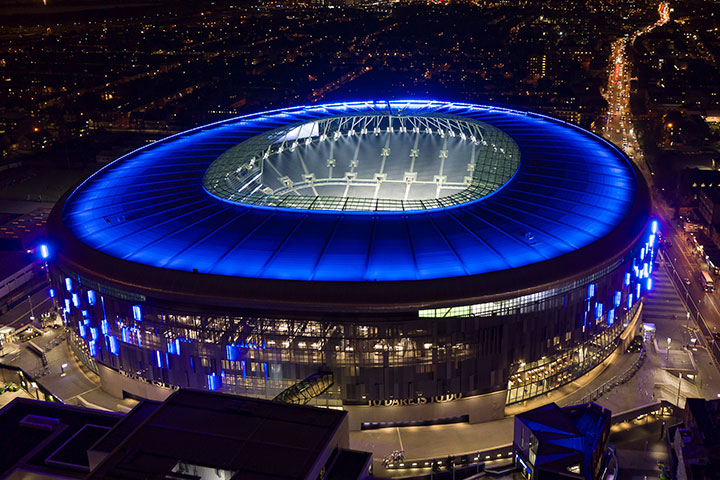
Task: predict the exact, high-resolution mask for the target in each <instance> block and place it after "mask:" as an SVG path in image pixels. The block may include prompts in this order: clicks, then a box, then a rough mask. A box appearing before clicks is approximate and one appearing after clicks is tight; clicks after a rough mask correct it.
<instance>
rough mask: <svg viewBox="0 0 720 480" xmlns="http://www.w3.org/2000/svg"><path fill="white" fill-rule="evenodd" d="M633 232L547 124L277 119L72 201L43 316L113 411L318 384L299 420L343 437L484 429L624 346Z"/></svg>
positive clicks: (62, 212)
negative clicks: (423, 426) (447, 427)
mask: <svg viewBox="0 0 720 480" xmlns="http://www.w3.org/2000/svg"><path fill="white" fill-rule="evenodd" d="M649 212H650V199H649V194H648V189H647V185H646V184H645V182H644V180H643V179H642V176H641V175H640V174H639V173H638V172H637V171H636V170H635V168H634V166H633V165H632V163H631V162H630V161H629V160H628V159H627V158H626V157H625V156H624V155H623V154H622V153H621V152H619V151H618V150H617V149H616V148H615V147H613V146H612V145H610V144H609V143H607V142H605V141H604V140H602V139H600V138H599V137H597V136H595V135H593V134H591V133H589V132H586V131H584V130H582V129H580V128H578V127H576V126H573V125H571V124H567V123H564V122H561V121H558V120H554V119H551V118H548V117H545V116H541V115H536V114H530V113H526V112H519V111H512V110H506V109H501V108H495V107H491V106H480V105H469V104H458V103H447V102H437V101H390V102H355V103H339V104H327V105H313V106H307V107H297V108H287V109H282V110H275V111H270V112H263V113H259V114H254V115H249V116H245V117H239V118H234V119H230V120H227V121H223V122H219V123H216V124H212V125H208V126H204V127H200V128H197V129H194V130H191V131H187V132H183V133H180V134H178V135H174V136H172V137H169V138H167V139H164V140H162V141H159V142H156V143H153V144H151V145H148V146H146V147H144V148H141V149H139V150H137V151H135V152H132V153H130V154H128V155H126V156H124V157H122V158H120V159H118V160H117V161H115V162H113V163H111V164H110V165H108V166H107V167H105V168H103V169H102V170H100V171H99V172H97V173H96V174H95V175H93V176H92V177H90V178H89V179H87V180H86V181H85V182H83V183H82V184H81V185H80V186H78V187H77V188H75V189H73V190H72V191H70V192H68V194H67V195H66V196H65V197H64V198H63V199H62V200H61V201H60V202H59V203H58V205H57V206H56V207H55V209H54V211H53V212H52V214H51V217H50V220H49V222H48V229H49V238H50V239H51V248H52V251H53V265H52V268H51V277H52V281H53V288H52V290H53V292H52V293H53V295H54V298H55V301H56V303H57V305H58V306H59V308H61V309H62V313H63V315H64V317H65V320H66V322H67V324H68V326H69V327H71V329H72V331H73V332H75V336H76V337H75V338H76V339H77V343H76V344H79V345H81V347H82V352H79V354H80V355H81V357H83V358H84V360H85V361H86V362H88V363H89V364H91V365H92V366H93V367H94V368H95V369H97V370H98V372H99V373H100V376H101V378H102V379H103V383H104V386H105V388H108V389H110V390H112V389H115V391H122V392H123V394H129V395H140V396H143V395H144V393H143V392H147V391H148V389H149V388H150V386H151V384H153V383H154V384H162V385H169V386H180V387H191V388H206V389H210V390H221V391H224V392H229V393H238V394H244V395H252V396H259V397H264V398H274V397H275V396H277V395H278V394H280V393H281V392H283V391H287V389H288V388H290V387H292V386H293V385H296V384H297V383H298V382H300V381H302V380H303V379H308V378H310V379H313V378H323V379H325V380H324V381H326V383H327V385H329V384H330V380H328V379H331V381H332V383H333V384H332V386H331V387H330V388H328V389H327V390H326V391H324V393H322V395H319V396H317V397H316V398H313V399H312V400H311V403H313V404H318V405H327V406H336V407H340V406H342V407H343V408H345V409H347V410H348V411H349V412H350V424H351V428H355V429H357V428H373V427H374V426H381V425H406V424H420V423H438V422H449V421H465V420H469V421H471V422H477V421H483V420H487V419H490V418H498V417H500V416H502V415H503V411H504V408H505V406H506V405H507V404H513V403H516V402H521V401H524V400H526V399H528V398H532V397H535V396H538V395H541V394H543V393H545V392H548V391H550V390H552V389H555V388H558V387H559V386H562V385H564V384H567V383H569V382H571V381H573V380H574V379H576V378H578V377H579V376H582V375H584V374H585V373H587V372H588V371H590V370H591V369H593V368H594V367H596V366H597V365H599V364H600V363H601V362H602V361H604V360H605V359H606V358H607V357H608V356H609V355H610V353H611V352H613V351H614V350H615V349H616V348H617V347H618V345H620V344H622V343H623V342H626V341H628V338H632V335H633V334H634V330H635V329H636V328H637V324H638V317H639V315H640V310H641V308H642V300H641V299H642V296H643V295H644V293H645V292H646V291H647V290H649V289H651V288H652V279H651V274H652V268H653V258H654V253H655V250H656V247H657V239H656V235H655V230H656V224H655V222H650V221H649ZM310 383H312V381H311V382H310ZM303 385H304V384H303ZM327 385H325V386H327ZM305 386H307V385H305ZM315 387H316V388H319V387H317V385H316V386H315ZM303 388H304V387H303ZM322 389H324V386H323V388H322ZM322 389H320V390H322ZM300 390H302V388H300ZM300 393H301V394H302V392H300Z"/></svg>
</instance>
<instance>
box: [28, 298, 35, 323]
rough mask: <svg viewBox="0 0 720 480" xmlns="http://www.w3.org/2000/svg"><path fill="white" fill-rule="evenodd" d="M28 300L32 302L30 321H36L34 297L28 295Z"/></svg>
mask: <svg viewBox="0 0 720 480" xmlns="http://www.w3.org/2000/svg"><path fill="white" fill-rule="evenodd" d="M28 302H30V321H31V322H34V321H35V312H33V306H32V297H30V295H28Z"/></svg>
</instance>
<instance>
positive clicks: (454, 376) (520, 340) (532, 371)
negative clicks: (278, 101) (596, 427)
mask: <svg viewBox="0 0 720 480" xmlns="http://www.w3.org/2000/svg"><path fill="white" fill-rule="evenodd" d="M543 121H548V122H549V121H550V120H545V119H543ZM563 128H564V127H563ZM568 128H573V129H575V128H576V127H568ZM587 135H588V136H590V134H587ZM532 138H535V137H532ZM583 138H584V137H583ZM592 141H593V142H601V140H599V139H597V138H594V139H593V140H592ZM527 145H528V146H527V148H528V150H531V149H532V148H534V145H535V144H534V143H532V142H530V143H528V144H527ZM522 146H523V144H522V143H521V147H522ZM603 148H610V150H611V151H612V154H613V155H620V156H622V154H621V153H619V152H618V151H617V150H616V149H614V147H611V146H610V147H608V145H604V144H603ZM543 161H544V160H543ZM624 161H625V162H627V165H625V168H626V167H627V166H628V165H632V164H631V162H630V161H629V160H628V159H627V158H624ZM589 163H590V162H588V164H589ZM626 173H627V176H626V177H623V181H628V182H631V183H633V184H634V192H633V198H632V202H630V206H629V208H628V211H627V212H626V214H625V215H624V217H622V219H621V220H619V223H617V224H616V225H615V226H614V228H613V229H612V230H610V231H609V232H606V233H605V234H604V235H602V236H601V237H600V238H598V239H597V240H596V241H594V242H593V243H590V244H588V245H585V246H583V247H581V248H577V249H575V250H573V251H570V252H569V253H565V254H563V255H560V256H558V257H553V258H550V259H548V260H545V261H540V262H535V263H531V264H527V265H525V266H521V267H517V268H510V269H504V270H497V271H490V272H488V273H483V274H479V275H466V276H456V277H447V278H435V279H429V280H407V281H405V280H403V281H379V282H374V281H362V282H359V281H358V282H329V281H326V282H322V281H312V280H310V281H307V280H280V279H270V278H247V277H232V276H223V275H213V274H209V273H195V272H191V271H181V270H173V269H169V268H167V269H166V268H161V267H157V266H152V265H150V264H143V263H137V262H131V261H126V260H123V259H122V258H118V257H115V256H113V255H110V254H108V253H105V252H103V251H101V249H99V248H98V249H96V248H92V247H90V246H88V245H87V244H85V243H83V241H82V240H81V238H80V237H81V235H78V233H79V232H78V231H77V230H75V231H71V230H70V229H69V228H68V226H67V225H66V224H65V222H64V217H63V211H64V209H65V206H66V204H67V202H68V201H69V200H68V199H69V198H70V196H71V192H68V194H67V195H66V196H65V198H63V199H62V200H61V201H60V202H58V204H57V205H56V207H55V209H54V210H53V212H52V214H51V215H50V218H49V221H48V230H49V236H50V238H51V239H52V242H53V244H52V247H53V251H54V258H53V262H52V263H53V264H52V269H51V279H52V284H53V285H52V288H53V291H54V292H55V296H54V297H53V300H54V302H55V306H56V307H57V308H58V309H59V310H61V311H62V313H63V315H64V318H65V321H66V324H67V325H68V326H69V327H71V328H72V329H73V330H75V331H76V332H77V333H78V334H79V335H80V337H82V339H83V347H84V348H86V349H87V354H88V358H89V357H93V358H94V359H95V360H96V361H97V362H98V364H99V365H101V366H102V367H103V372H104V373H106V375H105V376H104V377H105V378H104V382H105V383H106V384H107V385H106V388H107V389H108V391H111V392H116V393H118V392H119V393H122V391H123V390H124V391H126V392H130V393H133V394H137V395H143V393H142V392H143V391H146V390H148V388H147V387H150V386H152V385H150V384H156V385H157V387H163V386H179V387H188V388H206V389H210V390H221V391H224V392H228V393H238V394H243V395H251V396H258V397H263V398H273V397H275V396H276V395H277V394H279V393H280V392H282V391H283V390H285V389H286V388H288V387H290V386H292V385H293V384H295V383H296V382H298V381H300V380H302V379H304V378H307V377H308V376H310V375H313V374H316V373H317V372H318V371H319V370H330V371H332V373H333V375H334V382H335V384H334V386H333V387H332V388H331V389H330V390H329V391H328V392H326V393H325V394H323V395H322V396H320V397H318V398H316V399H314V400H313V403H314V404H316V405H322V406H329V407H344V408H347V409H348V410H349V411H350V422H351V428H353V429H356V428H360V427H362V426H363V424H369V425H372V424H373V423H374V422H378V423H379V422H398V423H401V424H403V423H410V422H423V421H435V420H438V421H439V420H441V419H447V418H448V417H465V416H467V419H468V420H469V421H471V422H475V421H482V420H485V419H491V418H499V417H500V416H502V412H503V410H504V406H505V405H507V404H513V403H517V402H522V401H524V400H527V399H529V398H533V397H536V396H538V395H542V394H544V393H546V392H548V391H550V390H553V389H555V388H558V387H560V386H562V385H565V384H567V383H569V382H571V381H573V380H574V379H576V378H579V377H580V376H582V375H585V374H586V373H588V372H589V371H591V370H592V369H593V368H595V367H597V365H599V364H601V363H602V362H603V361H604V360H605V359H607V358H608V356H609V355H610V354H611V353H612V352H613V351H615V350H616V349H617V347H618V345H620V344H622V343H624V342H625V341H627V336H628V331H627V328H628V327H629V328H634V327H633V325H634V322H632V320H633V319H634V318H637V315H638V312H639V310H640V307H641V304H642V302H641V297H642V296H643V295H644V294H645V293H646V292H647V291H648V290H650V289H651V288H652V278H651V274H652V268H653V258H654V253H655V250H656V249H657V248H658V243H659V242H658V241H657V239H656V236H655V231H656V224H655V223H652V224H651V223H649V221H648V219H649V214H650V197H649V193H648V188H647V185H646V184H645V182H644V180H643V178H642V175H641V174H640V173H639V172H638V171H637V169H635V168H634V167H631V168H630V169H628V170H627V172H626ZM633 176H634V178H630V177H633ZM590 178H592V177H590ZM568 181H572V180H568ZM582 182H585V183H587V184H590V185H593V184H592V183H591V181H588V180H587V179H582V180H581V181H580V183H582ZM575 183H578V182H575ZM76 208H77V207H76ZM242 208H245V207H242ZM458 208H463V207H462V206H459V207H458ZM76 213H78V215H81V214H82V211H81V210H76ZM286 213H287V212H286ZM288 215H290V214H288ZM292 215H295V213H293V214H292ZM528 215H533V212H529V213H528ZM100 220H101V221H102V219H100ZM104 221H105V222H107V223H108V224H112V220H111V219H110V218H105V219H104ZM549 221H550V222H552V221H554V219H552V218H551V219H550V220H549ZM508 248H511V247H508ZM133 377H135V378H136V379H137V380H134V379H133ZM133 382H135V383H133ZM148 382H149V383H148ZM143 384H144V385H146V386H147V387H142V385H143ZM141 387H142V388H141ZM146 393H147V394H148V395H154V393H150V392H149V391H147V392H146Z"/></svg>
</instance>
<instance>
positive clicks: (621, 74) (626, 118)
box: [601, 2, 670, 165]
mask: <svg viewBox="0 0 720 480" xmlns="http://www.w3.org/2000/svg"><path fill="white" fill-rule="evenodd" d="M658 14H659V16H660V18H659V19H658V21H657V22H655V23H654V24H652V25H649V26H647V27H645V28H642V29H639V30H637V31H635V32H634V33H633V34H632V35H628V36H626V37H621V38H618V39H617V40H615V41H614V42H613V43H612V46H611V50H610V51H611V53H610V59H609V61H608V64H609V65H610V66H611V67H610V68H609V69H608V83H607V87H606V89H605V92H604V93H603V96H604V97H605V100H606V101H607V102H608V111H607V113H606V115H605V125H604V126H603V127H602V132H601V133H602V136H603V137H605V138H606V139H607V140H609V141H610V142H612V143H613V144H615V145H617V146H618V147H621V148H622V150H623V151H624V152H625V153H626V154H627V155H628V156H629V157H631V158H634V159H635V161H636V163H638V165H640V164H641V163H642V161H641V160H642V151H641V150H640V146H639V144H638V142H637V137H636V135H635V131H634V129H633V126H632V122H631V112H630V80H631V72H632V65H630V62H629V59H628V54H627V47H628V45H632V44H633V43H634V42H635V40H636V39H637V38H638V37H639V36H641V35H644V34H646V33H648V32H650V31H651V30H653V29H655V28H657V27H660V26H662V25H665V24H666V23H667V22H668V21H669V20H670V7H669V4H668V3H667V2H663V3H661V4H660V5H659V6H658Z"/></svg>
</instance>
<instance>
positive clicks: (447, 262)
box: [51, 101, 648, 296]
mask: <svg viewBox="0 0 720 480" xmlns="http://www.w3.org/2000/svg"><path fill="white" fill-rule="evenodd" d="M363 114H365V115H377V114H384V115H392V116H395V117H402V116H415V117H422V116H424V115H426V116H442V115H445V116H453V117H461V118H462V117H464V118H467V119H470V120H472V121H475V122H480V123H482V124H488V125H491V126H492V127H495V128H497V129H499V130H501V131H502V132H504V133H505V134H507V135H509V136H510V137H511V138H512V140H513V141H514V142H515V143H516V144H517V147H518V148H519V152H520V166H519V168H518V169H517V171H516V172H515V173H514V175H513V176H512V177H511V178H510V180H509V181H507V182H506V183H504V185H502V186H500V187H499V189H496V190H494V191H493V192H491V193H490V194H488V195H486V196H484V197H481V198H476V199H471V200H470V201H467V202H464V203H459V204H450V205H447V206H434V208H426V209H417V210H413V209H410V210H396V211H377V210H381V209H378V208H375V209H374V210H375V211H356V210H355V211H343V210H323V209H302V208H287V207H277V206H269V205H254V204H249V203H235V202H228V201H224V200H222V199H220V198H217V197H216V196H214V195H211V194H209V193H208V191H207V190H206V189H205V188H203V176H204V175H205V173H206V171H207V170H208V168H209V166H210V165H211V164H212V163H213V162H214V161H215V160H216V159H218V157H220V156H221V155H223V153H225V152H227V151H228V150H229V149H231V148H233V147H235V146H236V145H238V143H240V142H242V141H244V140H246V139H250V138H253V137H257V136H258V135H260V134H261V133H263V132H269V131H272V130H276V129H278V128H281V127H285V126H289V125H301V124H303V123H307V122H312V121H316V120H318V119H324V118H330V117H347V116H348V115H363ZM388 161H392V158H391V159H390V160H388ZM639 186H641V187H642V188H639ZM646 197H647V188H646V185H645V184H644V182H639V181H638V177H637V174H636V172H635V170H634V169H633V166H632V165H631V164H630V162H629V161H628V160H627V159H626V158H625V157H624V156H623V155H622V154H621V153H620V152H619V151H618V150H617V149H616V148H615V147H613V146H612V145H610V144H609V143H607V142H605V141H604V140H602V139H600V138H599V137H597V136H595V135H593V134H591V133H589V132H586V131H584V130H582V129H579V128H577V127H575V126H573V125H570V124H567V123H564V122H561V121H557V120H554V119H550V118H548V117H544V116H541V115H535V114H528V113H524V112H517V111H511V110H506V109H499V108H494V107H490V106H478V105H468V104H456V103H447V102H437V101H391V102H377V103H375V102H359V103H339V104H331V105H330V104H329V105H315V106H307V107H296V108H288V109H283V110H276V111H271V112H264V113H259V114H254V115H249V116H245V117H239V118H235V119H231V120H227V121H223V122H219V123H216V124H212V125H208V126H204V127H200V128H197V129H194V130H191V131H188V132H183V133H180V134H178V135H175V136H172V137H169V138H167V139H165V140H162V141H160V142H156V143H154V144H151V145H149V146H146V147H144V148H142V149H140V150H137V151H135V152H132V153H130V154H128V155H126V156H124V157H122V158H121V159H119V160H117V161H116V162H114V163H112V164H110V165H109V166H107V167H105V168H104V169H102V170H100V171H99V172H98V173H96V174H95V175H93V176H92V177H90V178H89V179H88V180H86V181H85V182H84V183H83V184H82V185H80V186H79V187H78V188H77V189H75V190H74V191H73V192H72V193H71V194H70V195H69V197H67V199H66V200H65V201H64V202H61V204H63V205H64V207H63V208H62V217H61V221H60V219H59V218H56V219H55V222H54V223H55V225H56V226H58V227H60V230H63V231H64V233H66V235H65V237H72V241H68V240H67V238H65V239H64V240H63V241H60V240H58V241H60V243H63V242H64V246H63V247H61V249H62V248H65V247H69V246H70V244H72V243H73V242H74V243H75V247H77V243H78V242H77V241H76V240H77V239H79V241H80V243H82V244H84V246H85V247H83V248H87V247H91V248H90V249H88V251H89V252H101V253H102V254H103V255H95V257H93V258H94V260H92V261H98V262H99V261H101V260H103V259H104V260H107V257H108V256H110V257H114V258H115V259H121V260H124V261H127V262H134V263H136V264H141V265H147V266H150V267H157V268H160V269H162V270H170V271H175V272H183V271H185V272H196V273H200V274H208V276H222V277H225V278H227V277H233V278H243V279H276V280H291V281H305V282H308V281H311V282H350V283H355V284H360V282H373V281H377V282H383V281H401V282H402V281H418V280H431V279H446V278H466V277H473V276H479V275H486V274H488V273H491V272H503V271H508V270H512V269H516V268H522V267H528V266H533V265H537V264H539V263H543V264H544V265H545V267H547V265H546V264H545V263H546V262H548V261H550V260H553V259H554V260H557V261H558V262H559V263H558V265H560V264H562V265H563V266H562V268H561V269H560V270H561V271H554V270H553V269H552V268H551V269H548V268H544V269H542V270H543V271H544V273H543V274H544V275H545V276H548V275H549V276H550V277H552V276H553V275H555V277H559V276H561V275H566V274H567V273H568V272H567V270H568V267H574V266H577V268H580V269H582V268H589V267H590V264H589V263H588V262H592V263H594V264H597V262H599V261H602V260H603V259H605V258H607V257H608V256H612V255H614V254H615V252H617V251H619V250H621V249H624V248H626V247H627V245H628V244H629V243H630V242H632V241H634V239H635V238H636V237H637V236H638V235H639V234H640V230H641V229H642V228H644V225H645V224H646V222H647V216H648V201H647V198H646ZM638 199H640V200H641V201H640V202H638V201H637V200H638ZM638 204H639V206H638ZM57 210H58V209H56V212H55V213H54V215H55V217H59V212H58V211H57ZM51 220H52V219H51ZM51 230H52V229H51ZM56 233H59V230H58V229H57V228H56ZM589 247H593V250H592V251H589V250H587V249H588V248H589ZM578 251H582V252H584V254H583V255H574V254H573V253H578ZM60 253H62V251H61V252H60ZM65 253H66V254H67V255H69V254H70V250H67V251H66V252H65ZM91 256H92V255H90V256H87V255H83V256H81V255H76V256H75V263H78V264H82V262H83V260H82V258H86V259H90V257H91ZM588 257H590V258H588ZM583 263H585V264H584V265H583ZM85 267H88V265H85ZM88 268H89V267H88ZM115 270H117V269H115ZM155 274H157V271H155ZM108 275H110V273H108ZM515 283H516V284H517V287H518V288H519V287H522V286H523V285H522V284H523V283H524V280H520V281H518V278H517V277H516V278H515ZM262 288H263V287H258V289H261V290H262ZM287 288H290V287H289V286H288V287H287ZM262 293H263V292H262V291H260V292H259V295H260V296H263V295H262ZM298 295H301V294H298Z"/></svg>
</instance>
